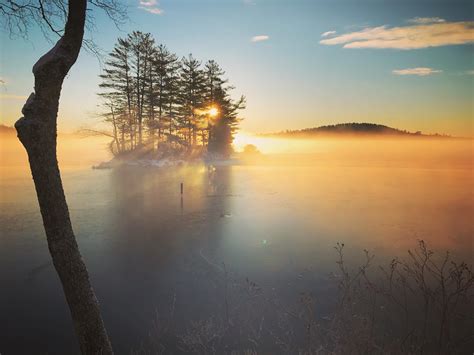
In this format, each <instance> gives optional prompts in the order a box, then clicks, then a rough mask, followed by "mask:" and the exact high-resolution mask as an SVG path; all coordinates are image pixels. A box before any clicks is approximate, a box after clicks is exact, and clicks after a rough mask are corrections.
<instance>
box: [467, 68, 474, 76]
mask: <svg viewBox="0 0 474 355" xmlns="http://www.w3.org/2000/svg"><path fill="white" fill-rule="evenodd" d="M466 74H467V75H474V69H473V70H468V71H466Z"/></svg>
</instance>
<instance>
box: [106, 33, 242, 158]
mask: <svg viewBox="0 0 474 355" xmlns="http://www.w3.org/2000/svg"><path fill="white" fill-rule="evenodd" d="M224 75H225V72H224V71H223V70H222V68H221V67H220V66H219V64H217V63H216V62H215V61H214V60H209V61H207V62H206V63H205V64H204V65H203V64H202V62H201V61H199V60H197V59H195V58H194V57H193V56H192V54H189V56H187V57H183V58H182V59H179V58H178V56H177V55H176V54H174V53H172V52H170V51H169V50H168V48H167V47H166V46H165V45H163V44H156V43H155V40H154V38H153V36H152V35H151V34H150V33H143V32H140V31H134V32H132V33H130V34H129V35H127V37H125V38H119V39H118V40H117V43H116V44H115V46H114V48H113V50H112V51H111V52H110V53H109V54H108V56H107V59H106V61H105V68H104V71H103V74H102V75H100V78H101V79H102V82H101V83H100V88H101V92H100V93H99V95H100V97H101V99H102V100H101V102H102V106H103V109H104V110H103V117H104V119H105V121H106V122H108V123H109V124H110V125H111V127H112V132H113V134H112V135H113V141H112V143H111V150H112V152H113V153H114V154H116V155H120V154H123V153H126V152H130V151H134V150H137V149H148V150H152V151H157V152H160V153H163V154H170V153H173V154H176V153H185V154H189V153H193V154H194V153H196V152H197V153H202V152H209V153H215V154H219V155H222V156H228V155H229V154H230V153H231V152H232V141H233V136H234V133H235V132H236V130H237V128H238V124H239V122H240V121H241V119H240V118H239V117H238V113H239V111H240V110H241V109H243V108H245V97H244V96H241V97H240V99H238V100H233V99H232V98H231V96H230V92H231V90H232V89H233V87H232V86H230V85H229V84H228V81H227V80H226V79H225V78H224Z"/></svg>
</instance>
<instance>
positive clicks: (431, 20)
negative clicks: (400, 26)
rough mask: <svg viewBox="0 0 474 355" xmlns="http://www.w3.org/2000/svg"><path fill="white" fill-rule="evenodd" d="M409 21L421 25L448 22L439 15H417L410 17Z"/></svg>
mask: <svg viewBox="0 0 474 355" xmlns="http://www.w3.org/2000/svg"><path fill="white" fill-rule="evenodd" d="M407 22H410V23H416V24H419V25H427V24H430V23H443V22H446V20H445V19H442V18H439V17H415V18H412V19H409V20H408V21H407Z"/></svg>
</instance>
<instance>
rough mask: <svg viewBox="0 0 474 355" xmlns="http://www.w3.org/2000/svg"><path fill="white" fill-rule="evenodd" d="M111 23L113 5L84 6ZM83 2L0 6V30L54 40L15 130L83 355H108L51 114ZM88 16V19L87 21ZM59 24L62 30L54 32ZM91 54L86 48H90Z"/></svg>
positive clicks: (78, 36)
mask: <svg viewBox="0 0 474 355" xmlns="http://www.w3.org/2000/svg"><path fill="white" fill-rule="evenodd" d="M89 3H90V4H92V5H93V6H96V7H99V8H101V9H103V10H105V11H106V13H107V14H108V15H109V16H111V17H112V18H113V19H116V20H119V19H120V18H123V16H124V14H125V13H124V12H123V11H122V9H123V8H121V7H120V6H119V5H118V4H117V3H116V2H115V0H89ZM87 4H88V1H87V0H70V1H68V2H67V5H66V2H65V1H63V0H18V1H12V0H1V1H0V13H1V14H2V19H1V20H2V25H3V27H4V28H6V29H7V30H9V31H10V34H12V35H15V34H19V35H23V36H26V35H27V32H28V29H29V27H30V26H33V25H36V26H39V27H40V28H41V29H43V30H44V31H45V32H47V31H48V30H49V32H50V33H54V34H55V35H57V36H59V37H60V39H59V41H57V43H56V45H55V46H54V47H53V48H52V49H51V50H50V51H49V52H47V53H46V54H45V55H43V56H42V57H41V58H40V59H39V60H38V61H37V62H36V64H35V65H34V66H33V74H34V77H35V87H34V93H32V94H31V95H30V96H29V98H28V100H27V101H26V104H25V105H24V107H23V109H22V113H23V117H22V118H20V119H19V120H18V121H17V122H16V124H15V128H16V129H17V132H18V138H19V139H20V141H21V143H22V144H23V146H24V147H25V149H26V151H27V153H28V159H29V163H30V168H31V173H32V176H33V180H34V184H35V188H36V194H37V196H38V202H39V205H40V210H41V215H42V218H43V225H44V228H45V232H46V237H47V242H48V248H49V251H50V254H51V257H52V259H53V264H54V267H55V268H56V271H57V273H58V275H59V278H60V280H61V283H62V286H63V290H64V294H65V296H66V300H67V303H68V305H69V309H70V312H71V316H72V320H73V323H74V327H75V331H76V334H77V337H78V340H79V345H80V348H81V352H82V353H83V354H112V353H113V351H112V346H111V344H110V341H109V338H108V335H107V332H106V329H105V326H104V323H103V320H102V317H101V314H100V310H99V304H98V301H97V298H96V296H95V294H94V291H93V289H92V286H91V283H90V280H89V275H88V272H87V269H86V266H85V264H84V262H83V260H82V257H81V254H80V252H79V248H78V245H77V242H76V238H75V236H74V232H73V229H72V225H71V220H70V217H69V210H68V206H67V203H66V198H65V195H64V191H63V186H62V181H61V175H60V171H59V166H58V161H57V156H56V144H57V139H56V138H57V128H56V125H57V114H58V106H59V96H60V94H61V87H62V84H63V81H64V78H65V77H66V75H67V73H68V72H69V70H70V68H71V67H72V66H73V65H74V63H75V62H76V60H77V57H78V55H79V51H80V49H81V47H82V44H83V40H84V30H85V27H86V9H87ZM88 16H89V15H88ZM61 23H65V25H64V29H63V30H58V26H59V24H61ZM89 23H92V22H89ZM90 48H92V47H90Z"/></svg>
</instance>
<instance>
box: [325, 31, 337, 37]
mask: <svg viewBox="0 0 474 355" xmlns="http://www.w3.org/2000/svg"><path fill="white" fill-rule="evenodd" d="M335 34H336V31H327V32H324V33H323V34H322V35H321V37H327V36H331V35H335Z"/></svg>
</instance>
